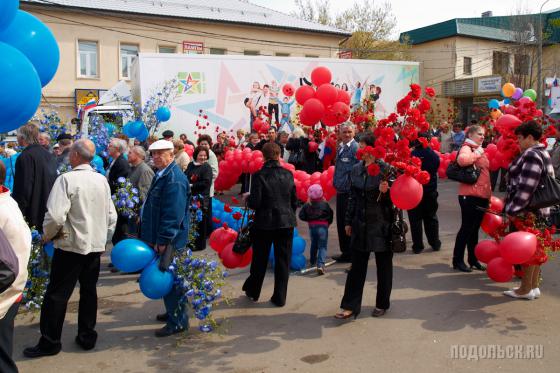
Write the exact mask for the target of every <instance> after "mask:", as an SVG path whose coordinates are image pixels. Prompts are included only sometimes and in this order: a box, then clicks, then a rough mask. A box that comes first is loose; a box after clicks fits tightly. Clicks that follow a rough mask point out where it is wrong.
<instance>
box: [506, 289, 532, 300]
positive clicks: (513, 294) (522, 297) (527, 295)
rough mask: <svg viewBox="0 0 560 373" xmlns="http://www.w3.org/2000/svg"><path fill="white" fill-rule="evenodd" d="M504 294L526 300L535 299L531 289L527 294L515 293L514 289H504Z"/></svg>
mask: <svg viewBox="0 0 560 373" xmlns="http://www.w3.org/2000/svg"><path fill="white" fill-rule="evenodd" d="M504 295H507V296H508V297H512V298H516V299H527V300H533V299H535V293H533V290H531V291H529V292H528V293H527V294H517V293H516V292H515V290H506V291H504Z"/></svg>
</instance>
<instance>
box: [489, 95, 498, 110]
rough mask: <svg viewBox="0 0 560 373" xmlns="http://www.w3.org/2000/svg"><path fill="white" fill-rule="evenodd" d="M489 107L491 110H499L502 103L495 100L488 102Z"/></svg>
mask: <svg viewBox="0 0 560 373" xmlns="http://www.w3.org/2000/svg"><path fill="white" fill-rule="evenodd" d="M488 107H489V108H490V109H499V108H500V101H498V100H496V99H495V98H493V99H492V100H490V101H488Z"/></svg>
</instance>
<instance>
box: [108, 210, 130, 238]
mask: <svg viewBox="0 0 560 373" xmlns="http://www.w3.org/2000/svg"><path fill="white" fill-rule="evenodd" d="M127 234H128V218H125V217H124V216H121V215H118V216H117V225H116V226H115V233H114V234H113V237H112V238H111V242H112V243H113V245H116V244H117V243H119V242H120V241H122V240H124V239H125V238H127V237H128V236H127Z"/></svg>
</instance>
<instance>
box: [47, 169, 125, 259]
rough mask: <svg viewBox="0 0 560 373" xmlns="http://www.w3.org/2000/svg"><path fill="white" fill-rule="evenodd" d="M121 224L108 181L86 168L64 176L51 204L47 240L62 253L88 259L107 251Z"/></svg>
mask: <svg viewBox="0 0 560 373" xmlns="http://www.w3.org/2000/svg"><path fill="white" fill-rule="evenodd" d="M116 223H117V212H116V210H115V206H114V205H113V201H112V200H111V191H110V189H109V184H108V183H107V180H106V179H105V177H103V176H102V175H101V174H98V173H97V172H95V171H94V170H93V169H92V168H91V166H90V165H88V164H82V165H80V166H78V167H76V168H74V169H73V170H72V171H70V172H67V173H64V174H62V175H60V176H59V177H58V178H57V179H56V181H55V182H54V185H53V187H52V190H51V194H50V195H49V199H48V201H47V213H46V214H45V221H44V223H43V232H44V235H45V237H46V238H52V237H54V236H56V235H57V233H58V232H59V231H60V230H61V229H62V233H63V235H64V237H61V238H58V239H56V240H54V246H55V247H56V248H58V249H61V250H65V251H69V252H73V253H77V254H82V255H87V254H89V253H92V252H103V251H105V244H106V243H107V242H108V241H109V240H110V239H111V237H112V236H113V233H114V231H115V225H116Z"/></svg>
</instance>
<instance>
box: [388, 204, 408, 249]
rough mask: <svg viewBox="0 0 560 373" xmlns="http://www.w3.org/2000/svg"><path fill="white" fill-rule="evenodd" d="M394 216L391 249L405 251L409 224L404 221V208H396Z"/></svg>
mask: <svg viewBox="0 0 560 373" xmlns="http://www.w3.org/2000/svg"><path fill="white" fill-rule="evenodd" d="M393 216H394V220H393V223H392V224H391V250H392V251H393V252H394V253H403V252H405V251H406V232H408V225H407V224H406V222H405V221H404V218H403V212H402V210H400V209H397V208H395V209H394V214H393Z"/></svg>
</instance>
